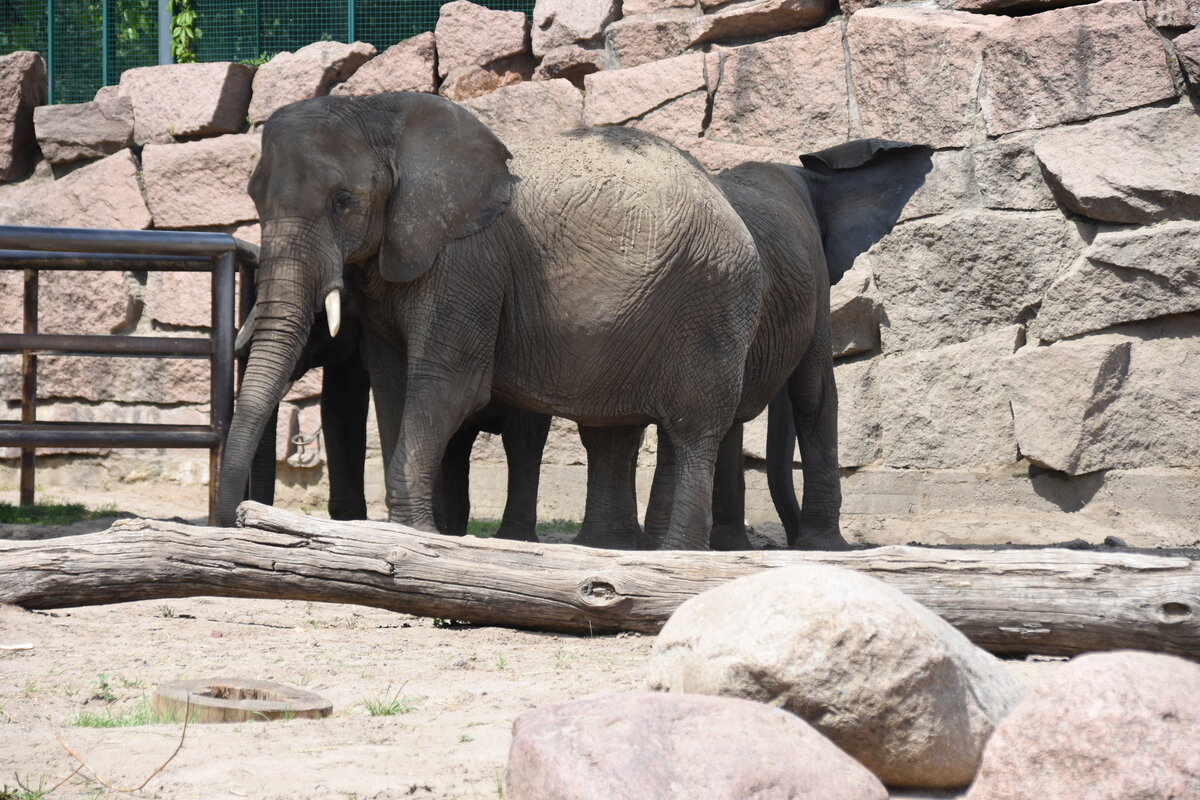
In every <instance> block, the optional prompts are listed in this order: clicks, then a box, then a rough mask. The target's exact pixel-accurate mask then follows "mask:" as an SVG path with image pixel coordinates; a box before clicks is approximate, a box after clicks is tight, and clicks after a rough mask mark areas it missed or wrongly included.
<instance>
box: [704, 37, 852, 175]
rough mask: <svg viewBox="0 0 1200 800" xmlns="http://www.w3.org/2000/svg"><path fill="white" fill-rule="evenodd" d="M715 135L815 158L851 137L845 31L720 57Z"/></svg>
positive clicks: (775, 41) (723, 52)
mask: <svg viewBox="0 0 1200 800" xmlns="http://www.w3.org/2000/svg"><path fill="white" fill-rule="evenodd" d="M710 72H711V73H716V76H714V78H713V80H714V81H715V85H716V93H715V95H714V97H713V109H712V122H711V124H710V125H709V129H708V136H709V137H711V138H713V139H718V140H722V141H726V142H736V143H738V144H742V145H757V146H761V147H779V148H784V149H787V150H791V151H793V152H796V153H808V152H812V151H814V150H820V149H822V148H825V147H830V146H832V145H835V144H839V143H841V142H843V141H845V140H846V139H847V138H848V131H849V126H850V112H849V107H848V104H847V99H846V64H845V58H844V56H843V51H842V31H841V26H840V25H838V24H836V23H835V24H829V25H825V26H822V27H820V28H816V29H815V30H812V31H807V32H805V33H796V34H792V35H791V36H780V37H778V38H775V39H769V40H767V41H765V42H759V43H757V44H751V45H746V46H745V47H737V48H733V49H728V50H727V49H722V50H721V51H720V52H719V69H713V70H710Z"/></svg>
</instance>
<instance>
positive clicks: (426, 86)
mask: <svg viewBox="0 0 1200 800" xmlns="http://www.w3.org/2000/svg"><path fill="white" fill-rule="evenodd" d="M436 91H437V51H436V49H435V47H434V42H433V34H432V33H430V32H428V31H427V32H425V33H422V34H418V35H417V36H414V37H412V38H411V39H405V40H404V41H403V42H400V43H399V44H395V45H392V46H391V47H389V48H388V49H387V50H384V51H383V52H382V53H380V54H379V55H377V56H375V57H374V58H372V59H371V60H370V61H368V62H367V63H365V64H363V65H362V66H361V67H359V68H358V71H357V72H355V73H354V74H353V75H351V76H350V78H349V79H348V80H347V81H346V82H345V83H339V84H338V85H337V86H335V87H333V90H332V91H330V92H329V93H330V94H353V95H363V94H380V93H382V92H436Z"/></svg>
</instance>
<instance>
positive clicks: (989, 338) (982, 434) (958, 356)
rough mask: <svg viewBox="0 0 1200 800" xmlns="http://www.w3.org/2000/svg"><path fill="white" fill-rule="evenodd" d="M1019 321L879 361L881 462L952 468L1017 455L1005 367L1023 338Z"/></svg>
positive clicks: (1010, 460)
mask: <svg viewBox="0 0 1200 800" xmlns="http://www.w3.org/2000/svg"><path fill="white" fill-rule="evenodd" d="M1021 337H1022V330H1021V326H1019V325H1011V326H1009V327H1007V328H1001V329H1000V330H996V331H992V332H991V333H986V334H984V335H982V336H979V337H978V338H975V339H971V340H970V341H967V342H962V343H961V344H952V345H948V346H946V347H939V348H937V349H936V350H918V351H914V352H910V353H903V354H900V355H897V356H892V357H889V358H884V359H883V361H882V363H881V364H880V366H879V370H880V375H879V384H880V388H879V393H880V397H881V398H882V409H883V410H882V412H881V414H880V418H881V419H882V420H883V435H882V448H883V449H882V453H883V462H884V464H886V465H887V466H889V467H907V468H912V467H917V468H923V469H954V468H959V467H984V466H991V465H999V464H1011V463H1013V462H1015V461H1016V460H1017V439H1016V434H1015V433H1014V431H1013V414H1012V411H1011V410H1010V409H1009V404H1008V396H1007V395H1006V394H1005V391H1004V384H1003V383H1002V378H1001V366H1002V365H1003V364H1004V363H1005V359H1007V357H1008V356H1010V355H1012V354H1013V352H1015V351H1016V349H1017V347H1018V346H1019V345H1020V343H1021Z"/></svg>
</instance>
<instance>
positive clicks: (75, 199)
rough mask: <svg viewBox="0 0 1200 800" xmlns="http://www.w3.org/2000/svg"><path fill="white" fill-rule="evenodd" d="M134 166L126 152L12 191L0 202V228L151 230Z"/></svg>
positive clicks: (135, 166)
mask: <svg viewBox="0 0 1200 800" xmlns="http://www.w3.org/2000/svg"><path fill="white" fill-rule="evenodd" d="M137 173H138V165H137V162H136V161H134V159H133V154H132V153H131V152H130V151H128V150H122V151H121V152H119V153H113V154H112V155H111V156H108V157H107V158H103V159H101V160H100V161H97V162H96V163H94V164H87V165H85V166H83V167H80V168H79V169H77V170H74V171H73V172H71V173H70V174H69V175H65V176H63V177H62V178H61V179H60V180H57V181H47V182H45V183H35V184H32V185H30V184H26V185H22V186H16V187H13V190H12V191H11V192H10V193H7V194H5V196H4V199H3V200H0V223H2V224H4V225H50V226H58V227H69V228H123V229H125V230H141V229H142V228H149V227H150V212H149V211H147V210H146V202H145V201H144V200H142V190H141V187H140V186H139V185H138V179H137Z"/></svg>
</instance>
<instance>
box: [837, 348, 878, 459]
mask: <svg viewBox="0 0 1200 800" xmlns="http://www.w3.org/2000/svg"><path fill="white" fill-rule="evenodd" d="M880 363H882V362H881V359H878V358H873V359H871V360H869V361H852V362H850V363H842V364H835V365H834V367H833V379H834V383H835V384H836V385H837V392H838V466H840V467H843V468H851V467H864V466H866V465H867V464H873V463H875V462H876V461H878V460H879V455H880V448H881V445H882V436H883V422H882V419H881V416H880V414H881V405H882V403H883V398H882V396H881V395H880V393H879V365H880Z"/></svg>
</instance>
